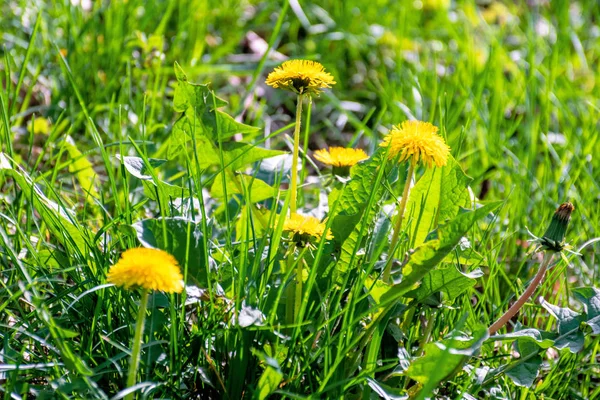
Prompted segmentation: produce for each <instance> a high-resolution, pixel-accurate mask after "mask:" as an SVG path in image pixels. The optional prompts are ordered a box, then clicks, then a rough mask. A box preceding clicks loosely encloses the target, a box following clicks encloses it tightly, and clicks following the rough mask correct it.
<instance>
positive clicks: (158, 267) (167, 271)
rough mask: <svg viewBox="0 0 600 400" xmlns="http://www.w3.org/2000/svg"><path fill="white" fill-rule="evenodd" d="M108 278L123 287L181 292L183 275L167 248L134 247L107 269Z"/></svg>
mask: <svg viewBox="0 0 600 400" xmlns="http://www.w3.org/2000/svg"><path fill="white" fill-rule="evenodd" d="M107 280H108V282H110V283H114V284H115V285H117V286H123V287H124V288H125V289H130V288H132V287H141V288H144V289H148V290H161V291H163V292H167V293H180V292H181V291H182V290H183V276H182V275H181V272H180V270H179V265H178V264H177V260H175V258H174V257H173V256H172V255H170V254H169V253H167V252H166V251H162V250H158V249H146V248H142V247H140V248H135V249H129V250H127V251H125V252H124V253H123V254H122V255H121V259H120V260H119V261H118V262H117V263H116V264H115V265H113V266H112V267H110V270H109V272H108V276H107Z"/></svg>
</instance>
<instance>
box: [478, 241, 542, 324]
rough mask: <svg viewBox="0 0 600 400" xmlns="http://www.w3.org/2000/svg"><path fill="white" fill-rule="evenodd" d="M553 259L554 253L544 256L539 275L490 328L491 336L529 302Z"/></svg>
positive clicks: (536, 275)
mask: <svg viewBox="0 0 600 400" xmlns="http://www.w3.org/2000/svg"><path fill="white" fill-rule="evenodd" d="M553 257H554V253H553V252H550V251H547V252H546V254H544V260H543V261H542V264H541V265H540V269H539V270H538V272H537V274H535V277H534V278H533V280H532V281H531V283H530V284H529V286H528V287H527V289H525V291H524V292H523V294H522V295H521V297H519V299H518V300H517V301H516V302H515V304H513V305H512V306H511V307H510V308H509V309H508V311H506V312H505V313H504V314H503V315H502V316H501V317H500V318H498V320H497V321H496V322H494V323H493V324H492V326H490V328H489V329H488V332H489V334H490V335H493V334H494V333H496V332H498V330H499V329H500V328H502V327H503V326H504V325H505V324H506V323H507V322H508V321H510V319H511V318H512V317H514V316H515V315H516V314H517V313H518V312H519V310H520V309H521V307H523V304H525V302H526V301H527V300H529V298H530V297H531V295H532V294H533V292H535V289H537V287H538V286H539V285H540V283H541V282H542V279H544V275H545V274H546V271H547V270H548V266H549V265H550V263H551V262H552V258H553Z"/></svg>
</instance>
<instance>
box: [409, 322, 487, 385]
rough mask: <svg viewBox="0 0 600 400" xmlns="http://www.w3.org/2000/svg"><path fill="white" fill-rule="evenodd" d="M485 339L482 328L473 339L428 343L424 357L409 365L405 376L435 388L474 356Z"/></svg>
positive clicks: (459, 337) (485, 332)
mask: <svg viewBox="0 0 600 400" xmlns="http://www.w3.org/2000/svg"><path fill="white" fill-rule="evenodd" d="M486 338H487V329H486V328H482V329H478V330H477V331H476V332H475V333H474V334H473V337H462V336H458V337H455V338H451V339H446V340H443V341H441V342H439V343H429V344H427V345H425V355H424V356H422V357H419V358H417V359H415V360H414V361H413V362H412V363H411V364H410V366H409V367H408V370H407V371H406V375H408V376H409V377H411V378H412V379H414V380H416V381H417V382H420V383H422V384H423V385H424V386H425V385H427V386H429V387H435V386H436V385H437V384H438V383H439V382H441V381H442V380H443V379H445V378H446V377H448V376H449V375H450V374H452V373H453V372H454V371H456V370H457V369H458V368H460V367H461V366H462V364H463V363H464V362H465V361H466V360H467V359H468V358H469V357H471V356H473V355H474V354H476V353H477V352H478V351H479V348H480V347H481V345H482V343H483V342H484V340H485V339H486Z"/></svg>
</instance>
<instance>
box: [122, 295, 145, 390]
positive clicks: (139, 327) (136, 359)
mask: <svg viewBox="0 0 600 400" xmlns="http://www.w3.org/2000/svg"><path fill="white" fill-rule="evenodd" d="M147 307H148V289H144V290H142V298H141V299H140V309H139V310H138V315H137V321H136V323H135V336H134V338H133V350H132V351H131V362H130V363H129V374H128V375H127V387H128V388H130V387H132V386H133V385H135V378H136V376H137V369H138V365H139V363H140V350H141V348H142V335H143V334H144V321H145V320H146V309H147ZM125 400H133V393H129V394H128V395H127V396H126V397H125Z"/></svg>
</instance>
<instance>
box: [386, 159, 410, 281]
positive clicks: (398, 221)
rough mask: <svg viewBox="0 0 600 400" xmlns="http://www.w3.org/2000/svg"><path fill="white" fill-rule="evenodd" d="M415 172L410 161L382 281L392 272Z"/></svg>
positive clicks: (388, 278)
mask: <svg viewBox="0 0 600 400" xmlns="http://www.w3.org/2000/svg"><path fill="white" fill-rule="evenodd" d="M414 173H415V163H413V162H411V163H410V164H409V167H408V172H407V174H406V181H405V182H404V191H403V192H402V199H401V200H400V206H399V207H398V216H397V219H396V225H395V226H394V233H393V235H392V242H391V243H390V249H389V251H388V261H387V263H386V264H385V269H384V270H383V281H384V282H389V280H390V274H391V272H392V262H393V261H394V254H395V253H396V246H397V245H398V238H399V237H400V230H401V229H402V220H403V218H404V210H405V209H406V202H407V200H408V195H409V193H410V184H411V182H412V179H413V175H414Z"/></svg>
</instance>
